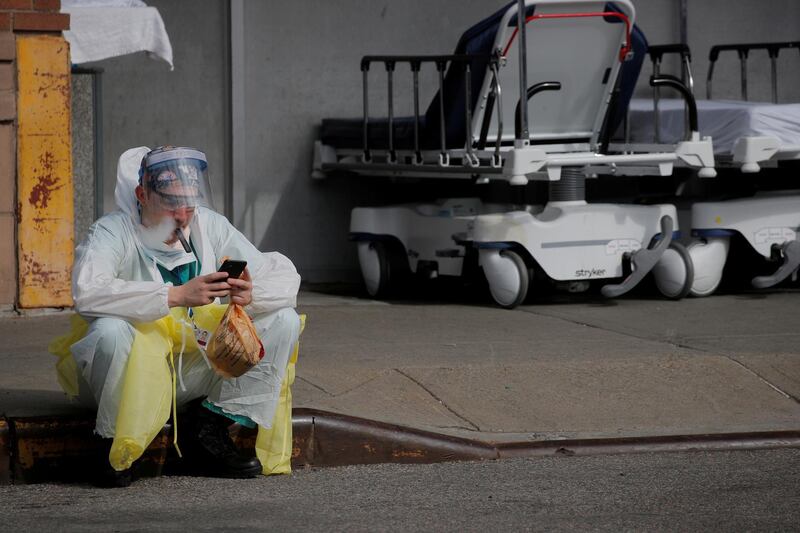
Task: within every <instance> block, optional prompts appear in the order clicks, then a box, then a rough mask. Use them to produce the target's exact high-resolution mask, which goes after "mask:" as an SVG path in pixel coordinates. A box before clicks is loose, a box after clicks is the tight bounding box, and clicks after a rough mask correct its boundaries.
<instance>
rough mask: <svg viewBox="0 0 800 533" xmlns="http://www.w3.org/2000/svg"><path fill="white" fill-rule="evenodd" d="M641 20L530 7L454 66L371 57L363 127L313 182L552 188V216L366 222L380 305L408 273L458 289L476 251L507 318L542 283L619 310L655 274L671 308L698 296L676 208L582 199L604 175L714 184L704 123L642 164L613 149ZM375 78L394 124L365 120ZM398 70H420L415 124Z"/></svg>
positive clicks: (331, 122)
mask: <svg viewBox="0 0 800 533" xmlns="http://www.w3.org/2000/svg"><path fill="white" fill-rule="evenodd" d="M523 10H524V12H525V17H524V21H525V23H524V24H521V25H520V24H519V23H518V21H517V13H518V12H520V11H523ZM634 19H635V11H634V8H633V6H632V4H631V3H630V1H629V0H617V1H615V2H609V3H606V2H603V1H597V0H569V1H563V0H538V1H537V0H524V1H523V0H519V1H517V2H512V3H510V4H508V5H507V6H506V7H504V8H503V9H501V10H500V11H498V12H497V13H495V14H494V15H492V16H491V17H489V18H487V19H486V20H484V21H482V22H480V23H479V24H477V25H476V26H474V27H472V28H470V29H469V30H468V31H467V32H465V33H464V35H462V37H461V39H460V41H459V43H458V45H457V47H456V51H455V54H453V55H449V56H366V57H364V58H363V60H362V62H361V70H362V76H363V92H364V97H363V98H364V113H363V117H362V119H361V120H349V121H348V120H336V119H328V120H325V121H323V124H322V131H321V138H320V140H319V141H318V142H317V143H316V145H315V161H314V170H315V176H317V177H322V176H325V175H328V174H330V173H332V172H337V171H339V172H340V171H346V172H351V173H356V174H361V175H365V176H395V177H437V178H442V177H448V178H463V179H471V180H473V181H474V182H476V183H483V182H487V181H489V180H506V181H508V182H509V183H510V184H511V185H519V186H522V185H525V184H527V183H528V181H529V180H543V181H547V182H549V195H548V200H547V202H546V203H543V204H542V205H533V206H514V205H485V204H483V203H482V202H480V201H479V200H477V199H467V200H464V199H449V200H445V201H441V202H439V203H437V204H426V205H422V204H415V205H403V206H389V207H378V208H355V209H354V210H353V212H352V215H351V225H350V231H351V237H352V238H353V240H355V241H356V242H357V244H358V253H359V261H360V265H361V269H362V273H363V275H364V279H365V282H366V286H367V289H368V291H369V293H370V294H371V295H373V296H382V295H384V294H385V293H386V292H387V291H389V290H390V289H391V285H392V283H393V281H394V279H393V278H395V277H396V276H397V274H398V273H399V272H409V271H410V272H418V271H419V270H420V269H422V270H424V271H425V272H426V273H428V274H430V275H458V274H460V273H461V272H462V271H463V269H464V259H465V257H466V256H468V255H469V251H470V250H472V251H474V250H477V255H478V260H479V263H480V266H481V267H482V268H483V272H484V274H485V275H486V278H487V281H488V283H489V289H490V292H491V294H492V297H493V298H494V300H495V301H496V302H497V303H498V304H499V305H501V306H503V307H509V308H510V307H514V306H516V305H518V304H520V303H521V302H522V301H523V300H524V299H525V297H526V294H527V292H528V289H529V286H530V284H531V283H532V282H533V281H534V279H535V278H537V277H538V276H536V275H535V274H536V270H538V271H539V272H540V273H543V274H545V275H546V277H547V278H549V279H550V280H552V281H554V282H555V283H556V284H560V285H562V286H567V287H568V288H570V289H571V290H582V289H585V288H587V287H588V282H589V281H590V280H607V281H608V282H607V283H606V284H605V285H604V286H603V287H602V293H603V294H604V295H606V296H608V297H614V296H619V295H621V294H624V293H625V292H627V291H629V290H630V289H631V288H633V287H634V286H635V285H636V284H637V283H638V282H639V281H641V279H642V278H643V277H644V276H645V275H647V274H648V273H650V272H652V273H653V274H654V276H655V279H656V284H657V286H658V287H659V289H660V290H661V292H662V293H663V294H664V295H666V296H668V297H670V298H680V297H682V296H684V295H685V294H686V293H687V292H688V290H689V288H690V285H691V280H692V279H693V276H692V263H691V260H690V258H689V256H688V254H687V253H686V250H685V249H684V248H683V247H682V246H681V245H680V244H679V243H677V242H676V241H675V240H673V236H674V235H675V234H676V232H677V230H678V227H677V216H676V211H675V207H674V206H672V205H668V204H662V205H652V206H641V205H625V204H594V203H593V204H590V203H587V202H586V201H585V193H584V185H585V179H586V178H587V176H588V177H592V176H594V175H597V174H601V173H602V174H609V175H637V176H639V175H641V176H648V175H654V176H667V175H670V174H671V173H672V170H673V167H674V165H675V164H676V163H678V164H682V165H688V166H692V167H694V168H696V169H697V170H698V173H699V174H700V175H701V176H707V177H712V176H714V175H715V171H714V168H713V167H714V158H713V149H712V146H711V142H710V140H709V139H701V138H700V136H699V133H698V132H697V128H696V121H695V122H694V123H692V126H693V127H694V128H693V131H690V132H689V133H688V134H687V136H686V138H685V139H683V140H681V141H679V142H677V143H669V144H662V145H660V146H657V147H651V148H653V149H649V150H646V151H639V152H635V151H633V150H632V149H628V148H627V147H624V149H621V150H615V151H610V150H609V149H608V146H609V135H610V132H611V131H612V130H613V126H614V125H615V124H614V122H615V120H617V118H616V117H617V116H618V115H619V111H618V110H619V109H623V108H624V107H625V105H626V103H627V99H629V98H630V96H631V94H632V90H633V86H632V85H631V84H630V83H627V82H629V81H630V80H633V82H635V80H636V77H637V76H638V70H639V67H640V66H641V62H642V60H643V55H644V48H643V46H642V43H643V39H642V38H641V35H640V34H639V32H638V30H637V29H636V28H635V26H634ZM637 48H638V49H637ZM520 58H521V60H520ZM375 65H379V66H382V67H383V70H385V72H386V77H387V87H388V94H387V102H388V106H387V111H388V116H387V118H386V119H373V118H371V116H370V108H369V98H368V95H369V79H370V78H369V74H370V71H371V70H372V69H373V68H374V67H375ZM401 66H403V67H405V68H408V69H409V70H410V72H411V77H412V83H413V89H414V90H413V105H414V115H413V116H412V117H399V118H398V117H395V114H394V107H393V101H394V98H393V87H394V83H395V81H394V80H395V77H396V75H397V73H398V72H399V69H400V67H401ZM426 66H433V68H435V70H436V75H437V76H438V88H439V91H438V93H437V95H436V96H435V97H434V99H433V101H432V103H431V104H430V106H429V107H428V109H427V111H426V112H425V113H424V114H422V113H420V110H419V100H420V98H419V90H418V87H419V76H420V71H421V69H422V68H424V67H426ZM376 70H377V69H376ZM651 83H652V84H653V85H654V86H662V87H669V88H672V89H675V90H677V91H678V93H679V94H681V95H682V96H683V97H684V98H685V100H686V102H687V105H688V106H689V108H690V109H694V102H693V97H692V94H691V92H690V91H689V90H688V89H687V88H686V87H685V85H684V84H683V83H681V82H680V80H677V79H676V78H673V77H670V76H661V77H654V78H653V79H652V80H651ZM520 95H525V96H524V97H523V98H520Z"/></svg>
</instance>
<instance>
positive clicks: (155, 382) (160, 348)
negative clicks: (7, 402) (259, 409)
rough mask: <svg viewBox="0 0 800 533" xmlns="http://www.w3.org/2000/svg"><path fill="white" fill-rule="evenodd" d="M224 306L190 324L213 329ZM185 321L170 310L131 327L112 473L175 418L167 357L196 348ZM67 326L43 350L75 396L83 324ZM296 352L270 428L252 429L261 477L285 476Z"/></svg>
mask: <svg viewBox="0 0 800 533" xmlns="http://www.w3.org/2000/svg"><path fill="white" fill-rule="evenodd" d="M226 308H227V305H217V304H211V305H207V306H204V307H198V308H194V309H193V313H194V317H193V319H194V322H195V324H197V326H198V327H200V328H203V329H206V330H209V331H213V330H214V329H215V328H216V326H217V324H218V323H219V321H220V319H221V318H222V315H223V314H224V313H225V310H226ZM300 319H301V331H302V327H303V326H304V325H305V315H301V317H300ZM188 323H189V321H188V319H187V317H186V310H185V309H183V308H174V309H172V312H171V313H170V314H169V315H167V316H166V317H164V318H161V319H159V320H157V321H155V322H149V323H145V324H137V325H135V326H134V327H135V330H136V331H135V335H134V340H133V346H132V347H131V353H130V356H129V358H128V366H127V368H126V370H125V377H124V379H123V385H122V395H121V399H120V406H119V411H118V412H117V424H116V435H115V436H114V443H113V444H112V446H111V452H110V453H109V462H110V463H111V466H112V467H113V468H114V469H116V470H125V469H126V468H129V467H130V466H131V464H133V462H134V461H135V460H136V459H138V458H139V457H141V456H142V453H144V450H145V449H146V448H147V446H148V445H149V444H150V443H151V442H152V441H153V439H154V438H155V437H156V435H158V433H159V432H160V431H161V430H162V428H163V427H164V424H165V423H166V422H167V420H168V419H169V414H170V407H172V411H173V415H175V391H176V385H175V370H174V365H173V364H172V363H173V357H174V356H175V355H177V352H179V351H180V349H181V346H182V345H184V349H185V351H186V352H187V353H188V352H194V351H197V350H198V346H197V341H196V340H195V336H194V333H193V331H192V329H191V327H190V326H189V325H188ZM71 326H72V327H71V331H70V332H69V333H68V334H66V335H64V336H62V337H59V338H57V339H56V340H54V341H53V342H52V343H51V344H50V347H49V348H50V352H51V353H53V354H55V355H57V356H58V357H59V360H58V363H56V367H57V371H58V380H59V383H61V386H62V387H63V388H64V391H65V392H66V393H67V394H69V395H71V396H77V394H78V379H77V372H78V369H77V366H76V365H75V361H74V359H73V358H72V357H71V354H70V351H69V347H70V346H71V345H72V344H74V343H75V342H77V341H78V340H80V339H81V338H83V336H84V335H85V334H86V331H87V329H88V324H87V323H86V322H85V321H84V320H83V319H81V318H80V317H79V316H77V315H76V316H74V317H73V318H72V324H71ZM298 350H299V346H297V345H296V346H295V349H294V352H293V354H292V356H291V358H290V360H289V365H288V368H287V372H286V376H285V377H284V380H283V385H282V387H281V393H280V399H279V401H278V407H277V410H276V412H275V418H274V420H273V423H272V428H270V429H265V428H264V427H261V426H259V428H258V436H257V437H256V455H257V457H258V458H259V460H260V461H261V464H262V465H263V473H264V474H265V475H270V474H288V473H289V472H291V455H292V396H291V384H292V383H293V382H294V375H295V364H296V363H297V356H298ZM170 366H172V371H170ZM173 431H174V435H175V443H176V448H177V432H178V421H177V416H173ZM178 452H179V453H180V450H178Z"/></svg>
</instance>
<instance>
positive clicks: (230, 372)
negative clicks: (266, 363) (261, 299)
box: [206, 304, 264, 378]
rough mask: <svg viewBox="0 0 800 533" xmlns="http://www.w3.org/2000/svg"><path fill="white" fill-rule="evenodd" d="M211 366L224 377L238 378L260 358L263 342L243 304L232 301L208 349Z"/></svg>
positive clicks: (212, 336) (262, 353)
mask: <svg viewBox="0 0 800 533" xmlns="http://www.w3.org/2000/svg"><path fill="white" fill-rule="evenodd" d="M206 356H207V357H208V360H209V362H210V363H211V366H212V367H214V370H215V371H216V372H217V374H219V375H221V376H222V377H224V378H238V377H239V376H241V375H242V374H244V373H245V372H247V371H248V370H250V369H251V368H253V367H254V366H256V365H257V364H258V362H259V361H261V358H263V357H264V346H263V345H262V344H261V339H259V338H258V333H257V332H256V328H255V326H253V321H252V320H250V317H249V316H247V313H246V312H245V310H244V309H242V307H241V306H239V305H237V304H230V305H229V306H228V310H227V311H225V315H223V317H222V321H220V323H219V326H217V329H216V330H215V331H214V334H213V335H211V340H210V341H209V342H208V347H207V349H206Z"/></svg>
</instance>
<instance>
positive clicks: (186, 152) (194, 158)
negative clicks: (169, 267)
mask: <svg viewBox="0 0 800 533" xmlns="http://www.w3.org/2000/svg"><path fill="white" fill-rule="evenodd" d="M207 169H208V163H207V162H206V156H205V154H204V153H203V152H201V151H199V150H195V149H194V148H184V147H173V146H165V147H159V148H156V149H154V150H152V151H151V152H149V153H148V154H147V155H146V156H145V157H144V159H143V160H142V165H141V168H140V169H139V179H140V183H141V185H142V188H143V189H144V191H145V194H146V198H147V200H146V205H143V206H142V223H143V224H145V226H147V228H143V229H142V235H141V236H142V240H143V241H144V242H145V244H146V245H147V246H148V247H149V248H153V249H160V248H163V247H162V246H161V245H162V244H166V245H168V246H167V248H166V249H168V248H169V245H171V243H173V242H175V241H176V240H177V241H180V244H181V245H182V246H183V248H184V250H185V251H186V252H187V253H189V252H190V248H189V244H188V242H187V241H186V239H187V238H188V230H189V228H188V225H189V222H190V221H191V218H192V215H193V214H194V210H195V208H196V207H198V206H203V207H211V187H210V185H209V181H208V172H207ZM148 221H149V222H148Z"/></svg>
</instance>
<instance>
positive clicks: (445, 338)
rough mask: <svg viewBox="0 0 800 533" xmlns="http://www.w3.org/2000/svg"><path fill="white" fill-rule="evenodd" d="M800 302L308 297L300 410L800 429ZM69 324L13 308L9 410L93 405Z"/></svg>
mask: <svg viewBox="0 0 800 533" xmlns="http://www.w3.org/2000/svg"><path fill="white" fill-rule="evenodd" d="M799 298H800V294H798V293H797V292H796V291H791V290H787V291H780V292H769V293H751V294H745V295H722V296H714V297H710V298H704V299H684V300H682V301H679V302H673V301H665V300H661V299H633V298H631V299H627V298H623V299H620V300H613V301H606V300H600V299H594V300H593V299H587V298H580V297H576V298H568V297H566V296H565V297H559V298H558V299H557V300H554V301H552V302H549V303H544V304H537V305H529V306H524V307H520V308H518V309H516V310H514V311H506V310H502V309H498V308H494V307H491V306H489V305H488V302H486V303H484V304H483V305H481V304H480V303H479V302H476V303H475V304H472V303H466V304H465V303H446V302H444V303H443V302H432V301H425V302H409V301H399V302H392V303H384V302H373V301H371V300H366V299H360V298H354V297H339V296H332V295H326V294H321V293H314V292H302V293H301V295H300V298H299V311H300V312H303V313H306V314H307V315H308V319H307V326H306V330H305V333H304V334H303V336H302V338H301V348H300V359H299V361H298V366H297V380H296V382H295V385H294V388H293V394H294V406H295V408H298V409H300V408H305V409H306V410H309V411H306V412H329V413H341V414H345V415H350V416H353V417H359V418H364V419H368V420H372V421H377V422H385V423H389V424H394V425H399V426H405V427H408V428H414V429H416V430H422V431H423V432H432V433H435V434H440V435H448V436H451V437H457V438H461V439H469V440H470V441H480V442H482V443H487V444H492V445H493V444H497V443H505V444H509V443H519V444H521V443H538V444H541V443H543V442H549V441H554V440H563V439H571V440H575V439H611V438H639V437H668V436H686V435H708V434H730V433H749V434H752V433H764V432H781V431H782V432H787V431H788V432H798V430H800V330H799V329H798V328H797V320H798V319H797V310H798V309H800V306H799V304H800V300H798V299H799ZM67 323H68V314H66V313H62V314H52V315H46V316H38V317H23V318H5V319H0V335H2V338H3V342H2V345H1V346H0V414H4V415H5V416H6V417H7V418H10V419H13V418H15V417H31V416H34V417H35V416H43V415H57V416H62V415H73V416H77V417H83V418H86V417H87V416H90V415H89V414H88V413H86V412H85V411H82V410H80V409H78V408H76V407H75V406H72V405H70V404H68V403H67V401H66V400H65V398H64V396H63V394H62V393H61V392H60V389H59V386H58V384H57V382H56V379H55V374H54V370H53V362H54V359H55V358H54V357H53V356H51V355H49V354H48V353H47V352H46V347H47V343H48V342H49V340H50V339H51V338H53V337H54V336H56V335H57V334H59V333H60V332H62V331H64V330H66V328H67ZM298 412H299V411H298Z"/></svg>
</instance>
